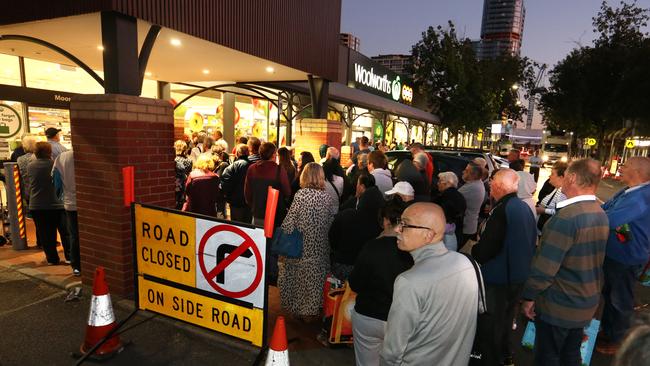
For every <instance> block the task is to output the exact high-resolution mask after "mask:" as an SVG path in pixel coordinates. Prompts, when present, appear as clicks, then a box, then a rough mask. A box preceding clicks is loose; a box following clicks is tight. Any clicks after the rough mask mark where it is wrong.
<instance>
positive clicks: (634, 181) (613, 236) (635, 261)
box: [596, 157, 650, 354]
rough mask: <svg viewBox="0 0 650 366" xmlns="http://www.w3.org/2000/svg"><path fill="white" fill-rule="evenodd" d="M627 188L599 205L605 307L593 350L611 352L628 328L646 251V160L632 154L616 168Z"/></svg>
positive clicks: (649, 162)
mask: <svg viewBox="0 0 650 366" xmlns="http://www.w3.org/2000/svg"><path fill="white" fill-rule="evenodd" d="M619 171H620V173H621V180H622V181H623V182H624V183H625V184H626V185H627V188H625V189H623V190H621V191H620V192H618V193H617V194H615V195H614V196H613V197H612V198H611V199H610V200H609V201H607V202H606V203H605V204H604V205H603V209H604V210H605V212H606V213H607V217H608V218H609V227H610V234H609V239H608V240H607V254H606V256H605V263H604V265H603V270H604V273H605V287H604V288H603V297H604V299H605V307H604V311H603V319H602V329H603V332H602V335H601V336H599V338H598V341H599V344H598V345H597V347H596V350H597V351H599V352H601V353H605V354H614V353H616V350H617V349H618V346H619V344H620V342H621V340H622V338H623V335H624V334H625V333H626V332H627V330H628V328H629V327H630V318H631V316H632V314H633V312H634V291H633V290H634V282H635V280H636V278H637V275H638V273H639V271H640V270H642V269H643V266H644V265H645V264H646V263H647V262H648V256H649V254H650V184H649V183H650V159H648V158H647V157H632V158H629V159H627V161H626V162H625V164H624V165H622V166H621V168H620V170H619Z"/></svg>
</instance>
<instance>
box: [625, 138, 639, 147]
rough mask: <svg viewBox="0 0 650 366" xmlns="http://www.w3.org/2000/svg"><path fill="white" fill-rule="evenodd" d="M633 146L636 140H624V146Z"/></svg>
mask: <svg viewBox="0 0 650 366" xmlns="http://www.w3.org/2000/svg"><path fill="white" fill-rule="evenodd" d="M635 146H636V141H634V140H630V139H627V140H625V147H626V148H628V149H634V147H635Z"/></svg>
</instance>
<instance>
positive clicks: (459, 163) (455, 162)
mask: <svg viewBox="0 0 650 366" xmlns="http://www.w3.org/2000/svg"><path fill="white" fill-rule="evenodd" d="M425 151H426V152H427V153H428V154H429V155H431V157H432V158H433V177H431V185H432V190H433V191H437V187H438V173H442V172H449V171H451V172H454V173H456V175H457V176H458V186H459V187H460V185H462V183H463V170H465V167H466V166H467V164H469V162H470V159H468V158H465V157H462V156H453V155H449V154H441V153H439V152H434V151H429V150H425ZM386 157H387V158H388V169H390V171H391V172H393V173H394V172H395V169H397V167H398V166H399V165H400V163H402V162H403V161H404V160H406V159H412V158H413V156H412V155H411V152H410V151H408V150H393V151H388V152H387V153H386Z"/></svg>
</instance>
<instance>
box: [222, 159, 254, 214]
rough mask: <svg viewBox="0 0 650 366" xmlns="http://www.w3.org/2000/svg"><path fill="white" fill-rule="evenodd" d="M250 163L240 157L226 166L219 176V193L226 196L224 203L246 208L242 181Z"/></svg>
mask: <svg viewBox="0 0 650 366" xmlns="http://www.w3.org/2000/svg"><path fill="white" fill-rule="evenodd" d="M249 166H250V163H249V162H248V159H247V158H246V157H245V156H244V157H240V158H239V159H237V160H236V161H235V162H234V163H232V164H230V165H228V166H227V167H226V169H224V171H223V174H222V175H221V191H222V192H223V194H224V195H225V196H226V202H228V203H230V204H231V205H232V206H234V207H247V205H246V200H245V198H244V181H245V180H246V172H247V171H248V167H249Z"/></svg>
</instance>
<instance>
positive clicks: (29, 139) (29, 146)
mask: <svg viewBox="0 0 650 366" xmlns="http://www.w3.org/2000/svg"><path fill="white" fill-rule="evenodd" d="M37 142H38V140H37V139H36V136H33V135H25V136H23V138H22V143H23V149H25V151H26V152H32V153H33V152H34V150H35V149H36V143H37Z"/></svg>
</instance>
